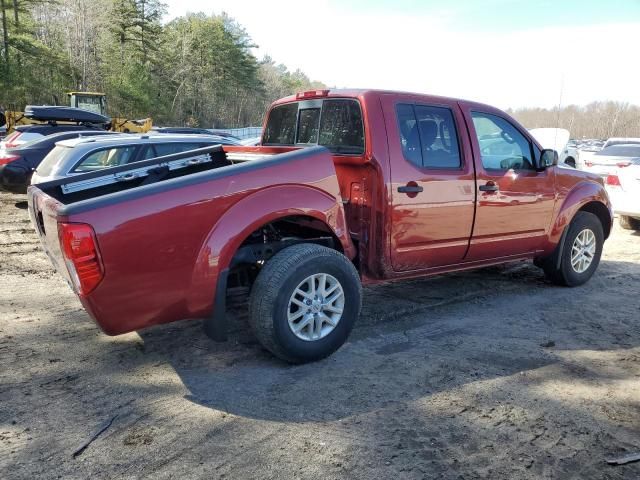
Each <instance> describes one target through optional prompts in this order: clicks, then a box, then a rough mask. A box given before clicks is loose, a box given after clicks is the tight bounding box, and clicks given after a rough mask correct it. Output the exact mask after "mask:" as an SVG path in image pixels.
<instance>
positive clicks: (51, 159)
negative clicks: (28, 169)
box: [36, 146, 72, 177]
mask: <svg viewBox="0 0 640 480" xmlns="http://www.w3.org/2000/svg"><path fill="white" fill-rule="evenodd" d="M71 150H72V149H71V148H69V147H62V146H56V147H54V149H53V150H51V151H50V152H49V154H48V155H47V156H46V157H44V160H42V162H41V163H40V165H38V168H37V169H36V173H37V174H38V175H39V176H41V177H48V176H50V175H51V172H53V169H54V167H55V166H56V165H58V164H59V163H60V162H62V161H63V160H64V158H65V157H66V156H67V155H68V153H69V152H70V151H71Z"/></svg>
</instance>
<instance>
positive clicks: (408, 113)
mask: <svg viewBox="0 0 640 480" xmlns="http://www.w3.org/2000/svg"><path fill="white" fill-rule="evenodd" d="M396 113H397V116H398V128H399V131H400V141H401V144H402V152H403V154H404V157H405V158H406V159H407V160H409V161H410V162H411V163H413V164H415V165H417V166H419V167H424V168H460V166H461V165H462V162H461V160H460V148H459V146H458V134H457V132H456V127H455V121H454V119H453V113H452V112H451V110H450V109H448V108H446V107H432V106H426V105H410V104H399V105H398V106H397V107H396Z"/></svg>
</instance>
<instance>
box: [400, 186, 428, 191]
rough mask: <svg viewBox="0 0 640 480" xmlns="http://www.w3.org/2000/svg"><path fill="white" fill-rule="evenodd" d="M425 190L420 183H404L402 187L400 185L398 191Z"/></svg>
mask: <svg viewBox="0 0 640 480" xmlns="http://www.w3.org/2000/svg"><path fill="white" fill-rule="evenodd" d="M423 191H424V188H422V187H421V186H420V185H403V186H402V187H398V192H400V193H420V192H423Z"/></svg>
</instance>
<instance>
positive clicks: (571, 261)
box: [542, 212, 604, 287]
mask: <svg viewBox="0 0 640 480" xmlns="http://www.w3.org/2000/svg"><path fill="white" fill-rule="evenodd" d="M567 228H568V229H569V230H568V231H567V235H566V236H565V238H564V242H563V244H562V245H558V247H557V248H556V251H555V252H554V254H553V255H552V256H551V257H549V258H547V259H545V260H544V262H543V267H542V268H543V269H544V272H545V274H546V276H547V277H548V278H549V279H550V280H551V281H552V282H553V283H555V284H557V285H565V286H568V287H576V286H578V285H582V284H583V283H585V282H587V281H588V280H589V279H590V278H591V277H592V275H593V274H594V272H595V271H596V269H597V268H598V264H599V263H600V256H601V255H602V245H603V243H604V233H603V231H602V224H601V223H600V220H599V219H598V217H596V216H595V215H594V214H592V213H589V212H578V213H577V214H576V216H575V217H574V218H573V220H572V222H571V224H570V225H569V227H567ZM558 257H560V258H558Z"/></svg>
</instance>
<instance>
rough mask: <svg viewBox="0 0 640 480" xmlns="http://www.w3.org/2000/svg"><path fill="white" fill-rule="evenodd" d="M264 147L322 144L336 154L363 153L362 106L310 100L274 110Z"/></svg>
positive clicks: (354, 103) (281, 106)
mask: <svg viewBox="0 0 640 480" xmlns="http://www.w3.org/2000/svg"><path fill="white" fill-rule="evenodd" d="M263 144H264V145H316V144H317V145H322V146H324V147H327V148H328V149H329V150H331V151H332V152H333V153H337V154H345V155H359V154H362V153H364V127H363V124H362V112H361V111H360V105H359V104H358V102H357V101H354V100H311V101H302V102H296V103H288V104H285V105H280V106H277V107H275V108H274V109H273V110H272V111H271V113H270V115H269V121H268V123H267V127H266V130H265V134H264V143H263Z"/></svg>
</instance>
